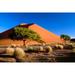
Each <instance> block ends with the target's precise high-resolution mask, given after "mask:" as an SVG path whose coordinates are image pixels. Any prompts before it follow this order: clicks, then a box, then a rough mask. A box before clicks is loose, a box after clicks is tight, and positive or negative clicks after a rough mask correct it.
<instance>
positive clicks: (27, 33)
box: [9, 27, 41, 42]
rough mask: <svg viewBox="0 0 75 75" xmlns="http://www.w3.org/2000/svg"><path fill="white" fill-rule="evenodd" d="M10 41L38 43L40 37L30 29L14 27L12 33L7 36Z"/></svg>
mask: <svg viewBox="0 0 75 75" xmlns="http://www.w3.org/2000/svg"><path fill="white" fill-rule="evenodd" d="M9 36H10V38H11V39H17V40H24V41H26V40H27V39H29V40H35V41H38V42H39V41H40V40H41V38H40V36H39V35H38V34H37V33H36V32H34V31H33V30H31V29H28V28H23V27H15V28H14V29H13V31H12V33H11V34H10V35H9Z"/></svg>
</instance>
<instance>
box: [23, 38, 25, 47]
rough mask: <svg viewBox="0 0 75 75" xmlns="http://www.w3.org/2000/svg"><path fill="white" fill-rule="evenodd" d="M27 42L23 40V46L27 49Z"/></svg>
mask: <svg viewBox="0 0 75 75" xmlns="http://www.w3.org/2000/svg"><path fill="white" fill-rule="evenodd" d="M25 42H26V40H25V39H23V46H25V47H26V43H25Z"/></svg>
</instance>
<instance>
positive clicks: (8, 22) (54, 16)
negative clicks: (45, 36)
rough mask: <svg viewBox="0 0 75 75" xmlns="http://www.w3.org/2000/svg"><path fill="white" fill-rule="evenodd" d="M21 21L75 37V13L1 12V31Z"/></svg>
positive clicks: (58, 33)
mask: <svg viewBox="0 0 75 75" xmlns="http://www.w3.org/2000/svg"><path fill="white" fill-rule="evenodd" d="M20 23H36V24H38V25H40V26H42V27H43V28H45V29H47V30H48V31H51V32H53V33H55V34H57V35H61V34H67V35H70V36H71V37H75V13H0V32H3V31H5V30H7V29H10V28H12V27H14V26H16V25H18V24H20Z"/></svg>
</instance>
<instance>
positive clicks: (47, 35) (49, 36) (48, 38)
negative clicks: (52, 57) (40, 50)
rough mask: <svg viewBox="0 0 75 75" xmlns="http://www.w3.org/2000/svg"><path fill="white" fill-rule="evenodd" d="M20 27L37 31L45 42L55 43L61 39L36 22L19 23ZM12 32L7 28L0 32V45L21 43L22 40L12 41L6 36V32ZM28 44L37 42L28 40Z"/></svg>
mask: <svg viewBox="0 0 75 75" xmlns="http://www.w3.org/2000/svg"><path fill="white" fill-rule="evenodd" d="M20 26H21V27H26V28H29V29H31V30H33V31H35V32H37V33H38V34H39V35H40V37H41V38H42V40H43V41H45V42H46V43H51V42H57V43H61V42H62V40H61V39H60V37H59V36H57V35H55V34H54V33H52V32H49V31H47V30H46V29H44V28H42V27H41V26H39V25H37V24H33V23H32V24H23V25H20ZM10 32H12V29H9V30H7V31H5V32H3V33H1V34H0V36H2V38H3V39H1V40H0V45H9V44H11V43H12V44H21V45H23V41H17V40H16V41H13V40H10V39H9V37H8V34H9V33H10ZM29 44H37V42H35V41H30V42H29Z"/></svg>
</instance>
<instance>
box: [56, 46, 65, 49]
mask: <svg viewBox="0 0 75 75" xmlns="http://www.w3.org/2000/svg"><path fill="white" fill-rule="evenodd" d="M55 47H56V48H57V49H63V48H64V46H63V45H55Z"/></svg>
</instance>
